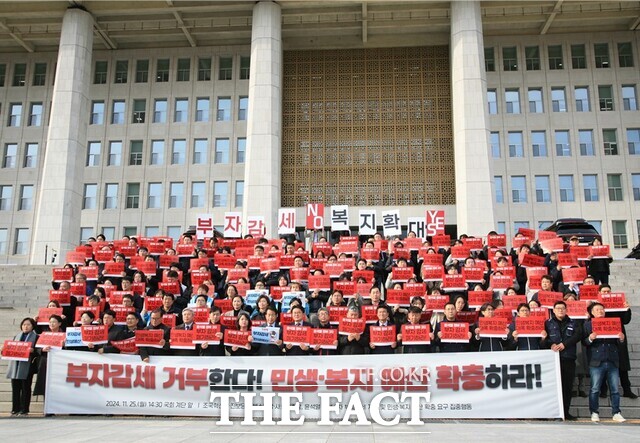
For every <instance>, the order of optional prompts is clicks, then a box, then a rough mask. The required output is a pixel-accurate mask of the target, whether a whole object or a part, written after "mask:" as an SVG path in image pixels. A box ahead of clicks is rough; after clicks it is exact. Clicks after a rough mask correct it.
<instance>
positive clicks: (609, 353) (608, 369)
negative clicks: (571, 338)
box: [583, 302, 626, 423]
mask: <svg viewBox="0 0 640 443" xmlns="http://www.w3.org/2000/svg"><path fill="white" fill-rule="evenodd" d="M589 310H590V312H591V317H592V318H604V317H605V312H604V306H603V305H602V304H601V303H598V302H595V303H594V304H592V305H591V306H590V308H589ZM584 335H585V338H584V340H583V343H584V345H585V346H586V347H587V357H588V359H589V374H590V375H591V390H590V391H589V411H590V412H591V421H593V422H598V421H600V415H599V406H600V405H599V403H600V399H599V395H600V388H601V387H602V382H603V381H604V379H605V378H606V379H607V384H608V385H609V391H610V398H611V414H612V415H613V421H615V422H618V423H622V422H624V421H626V420H625V418H624V417H623V416H622V414H621V411H620V393H619V392H618V384H619V383H620V374H619V371H618V367H619V366H620V356H619V352H618V343H622V342H624V338H625V337H624V334H623V333H622V332H620V333H619V334H618V338H617V339H615V338H598V334H597V333H596V332H595V331H594V330H593V322H592V321H591V320H587V321H586V322H585V324H584Z"/></svg>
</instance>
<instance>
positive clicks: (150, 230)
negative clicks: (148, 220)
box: [144, 226, 160, 237]
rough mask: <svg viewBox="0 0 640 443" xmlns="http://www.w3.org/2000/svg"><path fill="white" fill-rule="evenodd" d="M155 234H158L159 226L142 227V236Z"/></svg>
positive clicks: (153, 235)
mask: <svg viewBox="0 0 640 443" xmlns="http://www.w3.org/2000/svg"><path fill="white" fill-rule="evenodd" d="M156 235H160V228H159V227H158V226H145V227H144V236H145V237H155V236H156Z"/></svg>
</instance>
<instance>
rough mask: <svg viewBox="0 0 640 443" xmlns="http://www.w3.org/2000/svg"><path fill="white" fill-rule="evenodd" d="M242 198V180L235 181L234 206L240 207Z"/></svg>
mask: <svg viewBox="0 0 640 443" xmlns="http://www.w3.org/2000/svg"><path fill="white" fill-rule="evenodd" d="M243 198H244V181H242V180H238V181H236V208H241V207H242V200H243Z"/></svg>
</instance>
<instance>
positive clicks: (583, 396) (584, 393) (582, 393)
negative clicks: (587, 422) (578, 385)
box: [578, 391, 588, 398]
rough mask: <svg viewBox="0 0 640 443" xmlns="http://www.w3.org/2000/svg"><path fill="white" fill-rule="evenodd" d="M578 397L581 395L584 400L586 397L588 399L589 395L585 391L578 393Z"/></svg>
mask: <svg viewBox="0 0 640 443" xmlns="http://www.w3.org/2000/svg"><path fill="white" fill-rule="evenodd" d="M578 395H579V396H580V397H582V398H586V397H588V395H587V393H586V392H584V391H578Z"/></svg>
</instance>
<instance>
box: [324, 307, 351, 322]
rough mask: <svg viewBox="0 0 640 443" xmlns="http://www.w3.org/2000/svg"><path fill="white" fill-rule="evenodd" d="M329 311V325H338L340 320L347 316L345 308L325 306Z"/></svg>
mask: <svg viewBox="0 0 640 443" xmlns="http://www.w3.org/2000/svg"><path fill="white" fill-rule="evenodd" d="M327 309H328V310H329V323H331V324H332V325H337V324H339V323H340V319H341V318H344V317H345V316H346V315H347V309H348V308H347V307H346V306H327Z"/></svg>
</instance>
